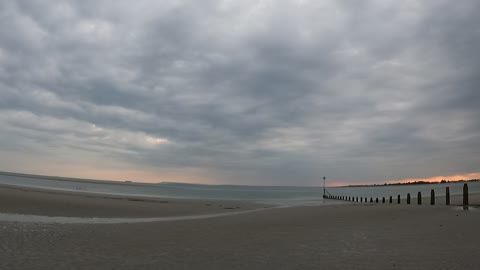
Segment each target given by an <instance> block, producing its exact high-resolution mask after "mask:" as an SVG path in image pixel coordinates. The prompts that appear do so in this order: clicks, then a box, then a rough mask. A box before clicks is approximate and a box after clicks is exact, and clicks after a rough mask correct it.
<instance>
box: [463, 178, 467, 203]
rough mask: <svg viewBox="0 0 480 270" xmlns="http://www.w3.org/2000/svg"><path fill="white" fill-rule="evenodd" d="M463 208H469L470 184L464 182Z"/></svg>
mask: <svg viewBox="0 0 480 270" xmlns="http://www.w3.org/2000/svg"><path fill="white" fill-rule="evenodd" d="M463 209H468V185H467V183H465V184H463Z"/></svg>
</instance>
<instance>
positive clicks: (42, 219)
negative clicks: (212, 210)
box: [0, 206, 285, 224]
mask: <svg viewBox="0 0 480 270" xmlns="http://www.w3.org/2000/svg"><path fill="white" fill-rule="evenodd" d="M274 208H285V206H273V207H266V208H258V209H252V210H245V211H236V212H229V213H217V214H204V215H188V216H170V217H151V218H99V217H59V216H53V217H51V216H39V215H23V214H13V213H0V221H6V222H21V223H57V224H120V223H123V224H128V223H143V222H168V221H179V220H195V219H207V218H218V217H227V216H234V215H241V214H248V213H255V212H260V211H265V210H269V209H274Z"/></svg>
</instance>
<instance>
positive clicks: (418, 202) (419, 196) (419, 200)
mask: <svg viewBox="0 0 480 270" xmlns="http://www.w3.org/2000/svg"><path fill="white" fill-rule="evenodd" d="M417 204H422V193H421V192H420V191H419V192H418V194H417Z"/></svg>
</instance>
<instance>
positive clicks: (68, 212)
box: [0, 188, 480, 269]
mask: <svg viewBox="0 0 480 270" xmlns="http://www.w3.org/2000/svg"><path fill="white" fill-rule="evenodd" d="M472 199H474V200H477V199H478V196H472ZM166 201H168V202H166ZM207 205H210V206H207ZM236 207H239V208H236ZM263 207H265V206H263V205H256V204H253V203H247V202H225V201H223V202H220V201H217V202H213V201H195V200H170V199H168V200H159V201H138V200H128V199H121V198H103V197H98V196H93V197H87V196H84V195H72V194H62V193H56V192H54V193H47V192H39V191H31V190H24V189H12V188H0V212H2V213H22V214H33V215H48V216H76V217H130V218H135V217H158V216H182V215H196V214H206V213H222V212H225V211H239V210H238V209H240V210H246V209H255V208H263ZM225 208H233V209H225ZM479 228H480V209H478V208H475V207H473V208H470V210H469V211H463V210H461V208H460V207H454V206H452V207H446V206H442V205H437V206H429V205H422V206H418V205H404V204H403V205H388V204H386V205H383V204H379V205H376V204H348V203H346V204H342V205H330V206H310V207H305V206H304V207H290V208H276V209H265V210H264V211H259V212H252V213H246V214H239V215H232V216H225V217H216V218H205V219H197V220H180V221H168V222H145V223H135V224H108V225H104V224H57V223H22V222H5V221H0V239H1V244H0V268H1V269H476V268H477V267H478V265H480V258H479V257H478V256H477V255H476V254H480V244H479V243H480V231H479Z"/></svg>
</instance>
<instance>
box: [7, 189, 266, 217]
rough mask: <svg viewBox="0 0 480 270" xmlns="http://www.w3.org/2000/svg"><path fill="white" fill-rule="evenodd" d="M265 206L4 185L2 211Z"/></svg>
mask: <svg viewBox="0 0 480 270" xmlns="http://www.w3.org/2000/svg"><path fill="white" fill-rule="evenodd" d="M265 206H267V205H263V204H255V203H250V202H245V201H228V200H224V201H218V200H217V201H211V200H187V199H171V198H165V199H158V198H142V197H131V198H124V197H120V196H111V195H110V196H109V195H101V194H81V193H72V192H61V191H45V190H38V189H32V188H21V187H6V186H0V213H15V214H28V215H44V216H64V217H122V218H137V217H165V216H184V215H197V214H213V213H227V212H233V211H245V210H251V209H256V208H262V207H265Z"/></svg>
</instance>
